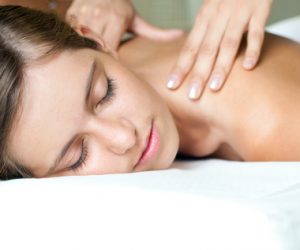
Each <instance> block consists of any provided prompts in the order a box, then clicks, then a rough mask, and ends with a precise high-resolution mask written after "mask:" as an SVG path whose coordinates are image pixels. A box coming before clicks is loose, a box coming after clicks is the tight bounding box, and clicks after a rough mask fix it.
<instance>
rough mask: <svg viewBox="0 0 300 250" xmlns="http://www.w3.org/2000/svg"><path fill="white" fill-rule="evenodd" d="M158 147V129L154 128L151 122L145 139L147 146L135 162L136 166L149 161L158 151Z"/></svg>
mask: <svg viewBox="0 0 300 250" xmlns="http://www.w3.org/2000/svg"><path fill="white" fill-rule="evenodd" d="M159 146H160V137H159V132H158V129H157V128H156V126H155V124H154V123H153V122H152V126H151V130H150V133H149V135H148V138H147V145H146V147H145V149H144V151H143V153H142V155H141V157H140V159H139V161H138V162H137V164H136V166H138V165H140V164H144V163H146V162H148V161H150V160H151V159H152V158H153V157H154V156H155V154H156V152H157V151H158V149H159Z"/></svg>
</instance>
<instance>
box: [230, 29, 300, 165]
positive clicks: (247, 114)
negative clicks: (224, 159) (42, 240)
mask: <svg viewBox="0 0 300 250" xmlns="http://www.w3.org/2000/svg"><path fill="white" fill-rule="evenodd" d="M242 59H243V53H241V54H240V56H239V58H238V59H237V62H236V64H235V67H234V69H233V71H232V74H231V76H230V78H229V79H228V83H227V84H226V85H228V88H231V87H232V88H234V90H233V89H229V90H228V91H230V92H235V95H239V96H240V98H241V99H243V100H240V104H241V107H242V109H241V110H240V112H238V113H237V115H238V117H239V118H238V119H237V124H238V125H239V126H245V129H241V130H240V131H241V134H240V137H239V138H240V139H239V140H237V141H238V144H239V145H238V146H239V147H240V148H242V149H244V152H245V155H244V158H245V159H246V160H268V161H272V160H274V161H278V160H300V154H299V152H300V130H299V125H298V124H300V116H299V110H300V70H299V69H300V47H299V44H297V43H295V42H292V41H290V40H288V39H285V38H281V37H278V36H275V35H271V34H266V39H265V42H264V46H263V49H262V56H261V60H260V62H259V64H258V66H257V67H256V68H255V69H254V70H253V71H249V72H247V71H245V70H243V69H242V68H241V67H240V65H241V63H242ZM238 85H240V86H238ZM236 98H237V97H235V100H236ZM232 105H234V103H232ZM232 107H233V106H232ZM238 131H239V130H238Z"/></svg>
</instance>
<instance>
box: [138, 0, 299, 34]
mask: <svg viewBox="0 0 300 250" xmlns="http://www.w3.org/2000/svg"><path fill="white" fill-rule="evenodd" d="M261 1H263V0H261ZM133 2H134V5H135V6H136V9H137V10H138V11H139V13H140V14H141V15H142V16H143V17H144V18H145V19H146V20H148V21H150V22H151V23H153V24H156V25H158V26H160V27H165V28H171V27H174V28H183V29H189V28H190V27H191V26H192V24H193V20H194V17H195V15H196V13H197V10H198V9H199V6H200V5H201V3H202V0H133ZM296 15H300V0H274V4H273V9H272V14H271V16H270V18H269V21H268V24H271V23H274V22H276V21H279V20H282V19H285V18H288V17H292V16H296Z"/></svg>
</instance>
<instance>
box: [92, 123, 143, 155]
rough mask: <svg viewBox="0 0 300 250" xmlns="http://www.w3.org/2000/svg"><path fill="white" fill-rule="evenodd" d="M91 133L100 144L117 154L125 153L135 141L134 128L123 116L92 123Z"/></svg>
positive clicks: (135, 132)
mask: <svg viewBox="0 0 300 250" xmlns="http://www.w3.org/2000/svg"><path fill="white" fill-rule="evenodd" d="M93 134H94V135H95V136H96V138H97V139H99V140H100V143H101V144H102V145H104V146H105V147H106V148H107V149H108V150H110V151H112V152H113V153H115V154H118V155H122V154H125V153H126V152H127V151H129V150H130V149H131V148H132V147H134V145H135V144H136V143H137V131H136V128H135V126H134V125H133V124H132V122H130V121H129V120H127V119H125V118H119V119H118V120H110V119H109V120H108V119H101V120H98V121H96V124H95V125H94V129H93Z"/></svg>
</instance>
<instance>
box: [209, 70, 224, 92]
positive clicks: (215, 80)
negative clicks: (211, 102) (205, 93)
mask: <svg viewBox="0 0 300 250" xmlns="http://www.w3.org/2000/svg"><path fill="white" fill-rule="evenodd" d="M221 84H222V76H221V75H220V74H216V73H214V74H213V75H212V77H211V80H210V83H209V88H210V89H211V90H218V89H219V88H220V87H221Z"/></svg>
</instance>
